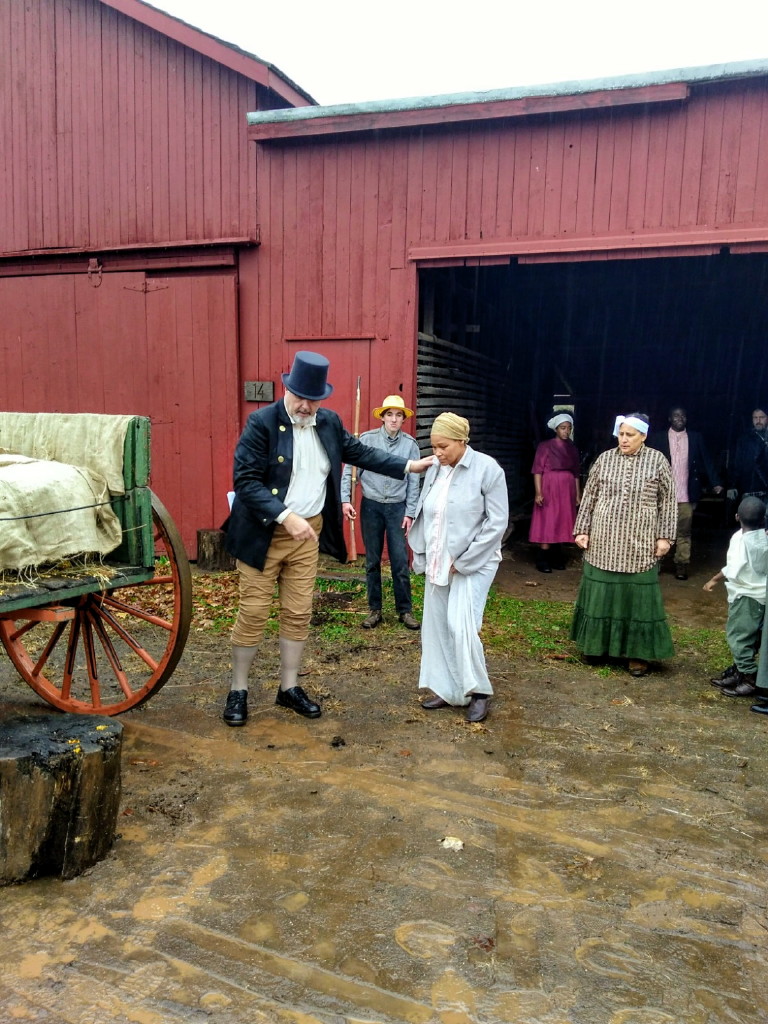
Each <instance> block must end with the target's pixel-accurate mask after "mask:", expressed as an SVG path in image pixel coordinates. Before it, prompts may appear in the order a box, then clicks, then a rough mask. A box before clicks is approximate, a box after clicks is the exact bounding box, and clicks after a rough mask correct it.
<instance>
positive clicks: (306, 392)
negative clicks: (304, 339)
mask: <svg viewBox="0 0 768 1024" xmlns="http://www.w3.org/2000/svg"><path fill="white" fill-rule="evenodd" d="M330 365H331V364H330V363H329V362H328V360H327V359H326V358H325V356H321V355H318V353H317V352H297V353H296V355H295V356H294V359H293V366H292V367H291V372H290V373H284V374H283V375H282V378H283V384H284V385H285V387H286V388H287V389H288V390H289V391H290V392H291V394H292V395H296V396H297V397H298V398H306V399H307V401H309V402H321V401H322V400H323V399H324V398H327V397H328V396H329V395H330V394H332V393H333V387H332V385H330V384H329V383H328V382H327V380H326V378H327V377H328V367H329V366H330Z"/></svg>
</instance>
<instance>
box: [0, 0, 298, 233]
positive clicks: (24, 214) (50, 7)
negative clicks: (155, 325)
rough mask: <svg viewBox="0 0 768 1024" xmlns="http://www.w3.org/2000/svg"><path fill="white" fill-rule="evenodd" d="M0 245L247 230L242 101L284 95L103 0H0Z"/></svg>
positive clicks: (247, 159) (250, 228)
mask: <svg viewBox="0 0 768 1024" xmlns="http://www.w3.org/2000/svg"><path fill="white" fill-rule="evenodd" d="M0 39H2V40H5V41H6V45H5V47H4V53H5V56H4V59H3V60H2V61H0V96H2V98H3V102H2V103H0V138H2V139H3V140H4V141H3V146H2V156H0V168H2V173H3V188H2V190H1V191H0V251H2V252H21V251H28V250H40V249H51V248H72V249H95V248H110V247H118V246H123V245H130V244H135V243H141V242H147V243H157V242H167V241H175V242H180V241H187V240H188V241H195V240H203V239H217V238H241V237H253V236H254V235H255V232H256V207H255V204H254V203H253V202H252V201H251V199H252V196H253V194H254V190H255V182H256V179H255V164H256V154H255V152H254V147H253V146H252V145H250V144H248V142H247V129H246V123H245V114H246V112H247V111H249V110H254V109H259V108H261V107H264V106H270V105H276V106H282V105H284V101H282V100H281V99H279V98H277V97H275V96H274V95H273V94H272V93H270V92H269V91H268V90H266V89H264V88H262V87H260V86H258V85H256V84H255V83H253V82H250V81H248V79H247V78H245V77H244V76H243V75H240V74H238V73H236V72H235V71H233V70H230V69H229V68H226V67H224V66H222V65H221V64H218V63H216V62H215V61H213V60H211V59H210V58H208V57H205V56H202V55H201V54H200V53H198V52H195V51H194V50H192V49H190V48H188V47H186V46H184V45H182V44H181V43H178V42H175V41H174V40H172V39H169V38H167V37H166V36H164V35H162V34H161V33H160V32H156V31H154V30H152V29H150V28H147V27H146V26H145V25H142V24H140V23H139V22H138V21H136V20H134V19H133V18H129V17H126V16H125V15H124V14H121V13H119V12H118V11H115V10H113V9H111V8H110V7H107V6H105V5H103V4H102V3H99V2H98V0H77V2H74V3H69V2H63V0H35V2H34V3H22V2H11V3H3V4H0Z"/></svg>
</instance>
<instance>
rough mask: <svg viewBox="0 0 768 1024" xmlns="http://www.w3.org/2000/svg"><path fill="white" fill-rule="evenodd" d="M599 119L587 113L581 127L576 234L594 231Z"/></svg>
mask: <svg viewBox="0 0 768 1024" xmlns="http://www.w3.org/2000/svg"><path fill="white" fill-rule="evenodd" d="M597 132H598V119H597V116H596V115H595V114H585V115H584V118H583V121H582V127H581V150H580V153H579V185H578V193H577V195H576V234H577V235H588V234H589V233H590V232H591V231H592V223H593V212H594V203H595V174H596V171H597Z"/></svg>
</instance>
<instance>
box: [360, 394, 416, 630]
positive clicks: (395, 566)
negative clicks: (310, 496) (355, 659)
mask: <svg viewBox="0 0 768 1024" xmlns="http://www.w3.org/2000/svg"><path fill="white" fill-rule="evenodd" d="M373 415H374V416H375V417H376V419H379V420H381V422H382V425H381V426H380V427H379V428H378V429H376V430H367V431H366V432H365V433H364V434H361V435H360V440H361V441H362V442H363V444H366V445H369V446H370V447H371V448H377V449H378V450H379V451H383V452H386V454H387V455H398V456H399V457H400V458H402V459H414V460H415V459H418V458H419V449H418V446H417V444H416V442H415V441H414V439H413V438H412V437H411V436H410V434H406V433H404V432H403V430H402V426H403V423H404V422H405V421H406V419H409V418H410V417H411V416H413V409H408V408H407V407H406V405H405V402H404V401H403V400H402V398H401V397H400V395H387V397H386V398H385V399H384V401H383V402H382V403H381V405H380V406H378V407H377V408H376V409H374V410H373ZM359 480H360V486H361V487H362V491H363V498H362V501H361V502H360V530H361V532H362V535H363V543H364V544H365V582H366V586H367V589H368V609H369V612H368V617H367V618H366V619H365V620H364V621H363V629H374V628H375V627H376V626H378V624H379V623H380V622H381V605H382V594H381V556H382V552H383V550H384V537H385V536H386V538H387V550H388V552H389V564H390V566H391V569H392V586H393V589H394V591H395V610H396V611H397V615H398V618H399V619H400V621H401V622H402V623H403V625H404V626H406V627H407V628H408V629H418V628H419V623H418V621H417V620H416V619H415V618H414V617H413V604H412V602H411V574H410V570H409V568H408V549H407V547H406V543H405V538H406V537H407V536H408V531H409V530H410V528H411V523H412V522H413V517H414V514H415V512H416V504H417V502H418V500H419V481H418V480H417V478H416V477H415V476H413V475H412V474H408V476H407V477H402V478H401V479H399V480H393V479H391V478H390V477H386V476H382V475H381V474H380V473H372V472H371V471H370V470H367V469H364V470H361V471H360V473H359ZM351 492H352V467H351V466H349V465H348V466H346V467H345V469H344V474H343V476H342V478H341V502H342V505H341V507H342V511H343V513H344V516H345V517H346V518H347V519H349V520H354V519H355V518H356V517H357V513H356V512H355V507H354V505H352V504H351V502H350V498H351Z"/></svg>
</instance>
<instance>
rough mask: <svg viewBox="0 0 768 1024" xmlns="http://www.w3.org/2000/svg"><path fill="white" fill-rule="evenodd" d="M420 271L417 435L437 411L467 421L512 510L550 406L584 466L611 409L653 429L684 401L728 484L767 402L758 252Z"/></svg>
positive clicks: (762, 273)
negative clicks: (559, 412) (564, 414)
mask: <svg viewBox="0 0 768 1024" xmlns="http://www.w3.org/2000/svg"><path fill="white" fill-rule="evenodd" d="M419 273H420V276H419V292H420V296H419V297H420V312H419V329H420V334H419V362H418V403H419V411H420V423H419V428H420V430H422V431H423V430H424V429H425V427H426V425H427V421H428V420H429V418H430V416H431V415H432V414H433V412H434V411H435V410H436V409H438V406H442V407H443V408H449V407H450V408H454V410H455V411H456V412H459V413H462V414H463V415H466V416H468V418H469V419H470V421H471V422H472V421H473V419H476V421H477V425H478V429H477V430H476V431H474V434H475V438H476V439H477V442H478V447H480V446H482V447H484V448H485V450H486V451H488V452H489V453H490V454H492V455H494V456H495V457H496V458H498V459H499V461H500V462H501V463H502V465H504V468H505V470H506V471H507V477H508V482H509V487H510V498H511V505H512V509H513V514H514V515H518V516H521V517H524V516H525V515H527V514H529V513H530V506H531V502H532V497H533V489H532V484H531V476H530V467H531V462H532V458H533V453H534V450H535V446H536V444H537V443H538V441H539V440H541V439H543V438H544V437H546V436H548V432H547V430H546V426H545V424H546V420H547V418H548V417H549V415H551V411H552V408H553V405H555V404H558V403H563V404H565V403H566V402H569V403H571V404H573V405H574V407H575V419H576V428H575V433H574V437H575V440H576V441H577V444H578V446H579V448H580V449H581V451H582V453H583V463H584V468H585V469H586V468H587V467H588V465H589V464H590V462H591V460H592V459H593V458H594V457H595V456H596V455H597V454H599V452H601V451H604V450H605V449H606V448H608V447H610V446H611V445H612V443H613V441H612V438H611V426H612V424H613V421H614V417H615V415H616V414H617V413H620V412H630V411H634V410H641V411H645V412H647V413H648V414H649V416H650V417H651V424H652V428H655V429H663V428H664V427H665V426H666V424H667V413H668V409H669V407H670V406H671V405H673V404H678V403H679V404H683V405H685V406H686V408H687V410H688V421H689V425H690V427H691V428H692V429H696V430H699V431H700V432H701V433H703V434H704V437H705V440H706V441H707V444H708V447H709V449H710V452H711V454H712V456H713V457H714V459H715V461H716V464H717V467H718V470H719V472H720V473H721V475H722V476H723V477H724V478H726V479H727V476H728V472H729V461H730V453H732V451H733V448H734V445H735V442H736V438H737V437H738V435H739V434H740V433H741V432H742V431H744V430H746V429H748V427H749V425H750V414H751V411H752V409H753V408H754V407H755V406H756V405H764V403H765V402H766V401H768V362H767V361H766V360H765V358H764V352H765V343H766V341H765V340H766V338H768V256H766V255H765V254H762V253H759V254H758V253H756V254H749V255H746V254H739V255H736V254H729V253H727V252H725V251H724V252H722V253H717V254H715V255H709V256H684V255H681V256H677V257H672V258H647V259H621V258H617V259H613V260H608V259H605V260H599V261H587V262H569V263H555V262H551V263H542V264H533V263H525V264H524V263H522V261H521V262H520V263H519V264H518V263H517V262H516V261H515V260H514V258H512V259H511V261H510V262H509V264H508V265H505V266H484V267H483V266H480V267H468V266H455V267H441V268H425V269H422V270H420V272H419ZM438 411H439V410H438ZM427 429H428V427H427ZM721 506H722V503H721Z"/></svg>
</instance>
